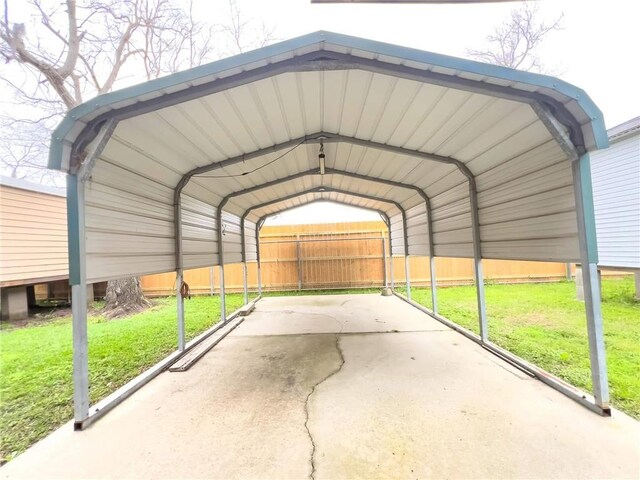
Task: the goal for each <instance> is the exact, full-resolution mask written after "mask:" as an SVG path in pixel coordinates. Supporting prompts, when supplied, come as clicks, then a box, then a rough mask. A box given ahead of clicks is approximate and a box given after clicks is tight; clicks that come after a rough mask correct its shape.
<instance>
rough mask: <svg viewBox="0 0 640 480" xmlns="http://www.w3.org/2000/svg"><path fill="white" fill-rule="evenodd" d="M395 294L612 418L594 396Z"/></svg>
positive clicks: (506, 359) (573, 398) (502, 357)
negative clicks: (598, 404)
mask: <svg viewBox="0 0 640 480" xmlns="http://www.w3.org/2000/svg"><path fill="white" fill-rule="evenodd" d="M393 294H394V295H395V296H396V297H398V298H400V299H401V300H403V301H405V302H407V303H408V304H409V305H411V306H413V307H415V308H417V309H418V310H420V311H422V312H424V313H426V314H427V315H429V316H431V317H433V318H435V319H436V320H438V321H439V322H440V323H443V324H444V325H446V326H447V327H449V328H451V329H452V330H455V331H456V332H458V333H460V334H462V335H464V336H465V337H467V338H468V339H469V340H473V341H474V342H475V343H477V344H478V345H480V346H481V347H482V348H484V349H485V350H487V351H488V352H490V353H493V354H494V355H496V356H498V357H500V358H501V359H502V360H504V361H506V362H508V363H510V364H512V365H513V366H515V367H516V368H518V369H519V370H522V371H523V372H524V373H526V374H528V375H531V376H532V377H535V378H537V379H538V380H540V381H541V382H543V383H545V384H547V385H549V386H550V387H552V388H553V389H555V390H557V391H559V392H560V393H562V394H563V395H566V396H567V397H569V398H570V399H571V400H574V401H576V402H578V403H579V404H580V405H582V406H584V407H587V408H588V409H589V410H591V411H593V412H595V413H597V414H598V415H602V416H603V417H610V416H611V409H610V408H604V409H603V408H600V407H599V406H597V405H596V404H595V399H594V397H593V395H590V394H588V393H586V392H583V391H582V390H580V389H578V388H577V387H575V386H573V385H571V384H570V383H567V382H565V381H564V380H562V379H560V378H558V377H556V376H555V375H553V374H551V373H549V372H547V371H546V370H543V369H541V368H539V367H537V366H535V365H533V364H531V363H529V362H527V361H526V360H523V359H522V358H520V357H518V356H516V355H514V354H513V353H511V352H509V351H508V350H505V349H504V348H502V347H499V346H498V345H496V344H495V343H491V342H483V341H482V339H481V338H480V336H479V335H477V334H475V333H473V332H472V331H471V330H467V329H466V328H464V327H461V326H460V325H457V324H456V323H454V322H452V321H451V320H449V319H448V318H445V317H443V316H441V315H438V314H437V313H434V312H432V311H431V310H429V309H428V308H426V307H425V306H423V305H420V304H419V303H416V302H415V301H413V300H409V299H408V298H407V297H405V296H404V295H401V294H400V293H398V292H396V291H395V290H394V292H393Z"/></svg>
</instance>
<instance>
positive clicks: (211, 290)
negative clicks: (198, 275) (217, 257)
mask: <svg viewBox="0 0 640 480" xmlns="http://www.w3.org/2000/svg"><path fill="white" fill-rule="evenodd" d="M214 290H215V276H214V272H213V267H209V295H211V296H212V297H213V294H214Z"/></svg>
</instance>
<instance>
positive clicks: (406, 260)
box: [404, 255, 411, 300]
mask: <svg viewBox="0 0 640 480" xmlns="http://www.w3.org/2000/svg"><path fill="white" fill-rule="evenodd" d="M409 261H410V260H409V256H408V255H405V256H404V277H405V279H406V285H407V298H408V299H409V300H411V268H410V266H409Z"/></svg>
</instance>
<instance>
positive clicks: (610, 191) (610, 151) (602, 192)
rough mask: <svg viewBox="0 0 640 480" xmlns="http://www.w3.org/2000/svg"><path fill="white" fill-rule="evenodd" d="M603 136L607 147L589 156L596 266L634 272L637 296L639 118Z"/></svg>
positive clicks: (639, 264) (639, 262) (639, 282)
mask: <svg viewBox="0 0 640 480" xmlns="http://www.w3.org/2000/svg"><path fill="white" fill-rule="evenodd" d="M607 133H608V135H609V142H610V147H609V148H607V149H604V150H598V151H596V152H593V153H592V154H591V175H592V181H593V202H594V207H595V217H596V230H597V236H598V254H599V258H600V260H599V262H598V263H599V265H600V266H601V267H602V268H610V269H624V270H632V271H635V272H636V290H637V291H636V295H638V296H640V290H639V289H640V274H639V273H638V272H640V117H636V118H633V119H631V120H629V121H627V122H625V123H623V124H621V125H618V126H616V127H613V128H611V129H610V130H608V132H607Z"/></svg>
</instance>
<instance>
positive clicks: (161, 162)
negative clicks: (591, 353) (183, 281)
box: [50, 32, 607, 280]
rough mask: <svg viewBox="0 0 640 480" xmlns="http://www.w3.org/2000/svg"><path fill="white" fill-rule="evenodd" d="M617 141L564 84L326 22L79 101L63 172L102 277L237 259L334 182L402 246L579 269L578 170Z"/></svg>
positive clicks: (61, 160)
mask: <svg viewBox="0 0 640 480" xmlns="http://www.w3.org/2000/svg"><path fill="white" fill-rule="evenodd" d="M606 143H607V135H606V132H605V130H604V124H603V121H602V115H601V113H600V111H599V110H598V109H597V107H596V106H595V105H594V104H593V102H592V101H591V100H590V99H589V97H588V96H587V95H586V94H585V93H584V92H583V91H582V90H580V89H578V88H576V87H573V86H571V85H569V84H567V83H565V82H562V81H560V80H558V79H555V78H552V77H547V76H543V75H537V74H532V73H528V72H520V71H515V70H511V69H507V68H503V67H498V66H494V65H487V64H482V63H477V62H473V61H469V60H464V59H458V58H453V57H448V56H444V55H439V54H434V53H429V52H423V51H418V50H414V49H410V48H404V47H398V46H394V45H389V44H384V43H380V42H375V41H370V40H364V39H360V38H354V37H349V36H345V35H339V34H335V33H330V32H316V33H312V34H310V35H305V36H303V37H299V38H296V39H292V40H287V41H284V42H281V43H278V44H275V45H271V46H268V47H265V48H261V49H259V50H256V51H253V52H248V53H245V54H241V55H237V56H235V57H231V58H228V59H224V60H220V61H217V62H213V63H211V64H208V65H204V66H201V67H197V68H194V69H191V70H187V71H185V72H180V73H177V74H174V75H170V76H168V77H164V78H161V79H157V80H154V81H150V82H147V83H144V84H140V85H137V86H133V87H130V88H127V89H124V90H121V91H117V92H113V93H110V94H106V95H103V96H100V97H97V98H96V99H93V100H91V101H89V102H87V103H85V104H83V105H80V106H79V107H77V108H75V109H73V110H72V111H70V112H69V114H68V115H67V117H66V118H65V120H64V121H63V122H62V123H61V124H60V126H59V127H58V128H57V129H56V131H55V132H54V134H53V139H52V144H51V156H50V166H51V167H52V168H56V169H60V170H63V171H67V172H69V173H71V174H72V175H78V176H79V177H80V179H81V180H82V181H84V180H86V185H87V186H88V189H87V192H86V199H85V201H86V203H87V205H88V209H87V226H86V230H87V259H88V270H89V274H90V275H89V278H90V279H92V280H98V279H100V280H104V279H109V278H117V277H118V276H126V275H138V274H147V273H155V272H163V271H168V270H173V269H175V268H180V265H184V266H185V268H195V267H198V266H208V265H210V264H211V263H212V262H213V263H214V264H221V263H233V262H237V261H242V259H244V258H247V255H244V253H246V252H245V250H246V248H247V246H246V245H244V244H242V242H243V241H244V240H243V237H246V235H245V234H244V233H243V234H240V229H243V228H244V227H245V219H246V221H247V222H248V223H249V225H248V228H252V225H251V223H255V222H256V221H257V220H258V218H259V217H257V215H256V212H257V211H259V210H260V209H261V208H262V209H263V210H264V212H267V211H268V208H267V209H266V210H265V208H266V207H267V206H271V205H275V204H277V205H278V208H279V209H284V208H288V207H293V206H295V205H299V204H300V203H301V202H302V201H306V200H312V199H315V198H317V197H318V196H323V195H326V194H323V195H319V194H320V193H321V191H322V189H324V190H325V191H326V192H328V191H332V192H333V195H334V196H336V195H342V196H343V197H344V196H345V195H349V194H350V195H352V196H355V197H358V198H360V199H368V201H367V202H366V203H367V205H368V207H369V208H374V209H377V210H382V211H384V212H385V213H386V214H387V215H388V216H389V221H390V230H391V231H392V232H394V233H393V235H395V237H394V238H393V240H394V241H393V252H394V253H395V254H405V255H407V254H408V255H429V256H453V257H476V258H482V257H485V258H505V259H521V260H547V261H577V260H578V259H579V258H578V251H579V250H578V240H577V233H578V224H577V220H576V215H575V199H574V188H573V186H574V178H573V173H572V163H574V162H575V161H576V160H577V159H578V158H579V157H580V156H581V155H582V154H584V153H585V152H587V151H590V150H594V149H597V148H600V147H602V146H606ZM320 150H323V151H324V152H325V154H326V162H325V163H326V165H324V167H323V168H322V169H321V168H320V165H319V152H320ZM585 192H586V193H587V194H588V190H585ZM303 194H304V195H303ZM74 198H75V197H74V196H73V195H71V196H70V199H71V201H74ZM361 203H362V202H361ZM247 212H252V213H250V214H247ZM264 212H260V213H261V214H264ZM70 218H71V225H72V226H73V225H75V223H74V218H73V216H71V217H70ZM240 219H242V221H241V220H240ZM219 226H221V228H219ZM223 237H224V238H223ZM182 244H184V249H182V250H181V248H180V246H181V245H182ZM225 244H226V247H225V246H224V245H225ZM249 248H253V249H255V248H257V246H255V245H252V246H250V247H249ZM223 251H226V252H227V253H228V254H227V255H224V258H222V257H223V254H222V253H223ZM250 253H251V252H250ZM253 256H255V252H254V253H253V254H250V255H249V257H250V258H251V257H253ZM133 257H135V258H133ZM72 258H73V257H72ZM181 258H185V259H186V260H185V261H184V262H183V261H182V260H181ZM71 267H72V268H71V272H72V274H73V272H74V271H75V269H74V268H73V261H72V265H71Z"/></svg>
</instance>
